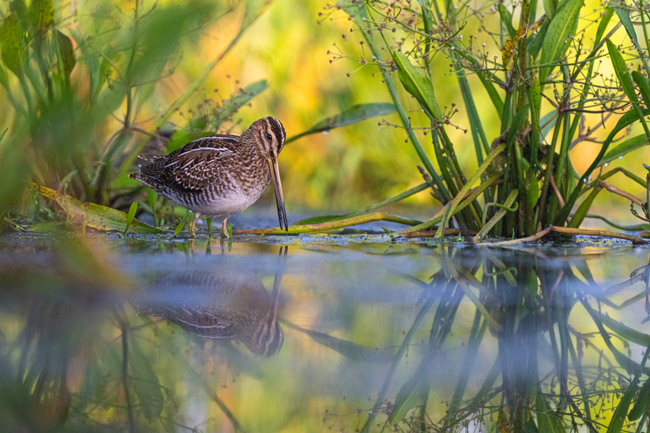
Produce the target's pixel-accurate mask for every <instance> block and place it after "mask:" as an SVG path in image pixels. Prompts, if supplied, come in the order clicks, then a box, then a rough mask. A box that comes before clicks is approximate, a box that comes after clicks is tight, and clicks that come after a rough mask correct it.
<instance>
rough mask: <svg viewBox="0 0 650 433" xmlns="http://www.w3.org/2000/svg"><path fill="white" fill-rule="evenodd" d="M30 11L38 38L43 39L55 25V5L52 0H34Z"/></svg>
mask: <svg viewBox="0 0 650 433" xmlns="http://www.w3.org/2000/svg"><path fill="white" fill-rule="evenodd" d="M28 13H29V18H30V21H31V25H32V28H33V29H34V30H35V32H36V36H37V38H38V39H40V40H42V39H43V38H44V37H45V34H46V33H47V32H48V30H50V28H52V26H53V25H54V5H53V4H52V0H32V2H31V3H30V5H29V12H28Z"/></svg>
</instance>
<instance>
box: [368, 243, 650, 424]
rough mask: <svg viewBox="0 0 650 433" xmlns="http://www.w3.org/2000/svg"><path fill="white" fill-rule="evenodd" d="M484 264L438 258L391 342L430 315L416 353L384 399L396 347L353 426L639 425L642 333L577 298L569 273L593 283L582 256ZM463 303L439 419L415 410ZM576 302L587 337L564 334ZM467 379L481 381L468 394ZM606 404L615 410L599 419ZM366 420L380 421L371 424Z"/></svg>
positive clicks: (643, 390)
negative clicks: (411, 315)
mask: <svg viewBox="0 0 650 433" xmlns="http://www.w3.org/2000/svg"><path fill="white" fill-rule="evenodd" d="M487 259H488V260H486V259H484V258H482V257H481V256H477V257H476V258H474V259H471V260H467V257H464V258H461V257H460V253H457V252H454V251H453V250H446V251H445V252H443V257H442V260H443V266H442V270H440V271H438V272H437V273H436V274H435V275H434V276H433V277H432V278H431V281H430V283H429V284H427V285H426V288H425V290H427V292H428V293H429V295H428V296H427V297H426V301H425V302H424V304H423V306H422V308H421V310H420V313H419V314H418V315H417V317H416V319H415V321H414V323H413V325H412V327H411V329H410V330H409V332H408V333H407V334H406V336H405V337H404V340H403V342H402V346H401V347H400V349H403V348H404V347H406V346H408V345H409V342H410V339H411V336H412V335H413V334H414V333H415V332H417V330H418V329H420V328H422V327H423V326H425V324H426V323H427V319H428V318H431V317H432V318H433V322H432V325H431V329H430V331H429V342H428V345H427V348H426V350H425V351H424V353H423V354H422V355H421V359H420V361H419V364H418V366H417V367H416V368H415V369H414V370H413V372H412V374H411V375H410V378H409V379H408V380H407V381H405V382H403V383H402V384H401V386H400V388H399V391H398V392H397V394H396V396H395V399H394V401H391V400H387V399H386V397H387V389H388V385H389V384H390V383H391V381H392V380H393V378H394V377H395V372H396V369H397V367H398V364H399V363H400V361H401V355H402V354H403V350H400V351H398V352H397V354H396V355H395V357H394V359H393V364H392V365H391V368H390V370H389V371H388V373H387V375H386V377H385V379H384V383H383V385H382V387H381V389H380V390H379V393H378V396H377V399H376V401H375V404H374V405H373V407H372V409H371V410H370V412H369V415H368V419H367V420H366V422H365V424H364V426H363V428H362V431H365V432H369V431H375V426H376V425H377V424H378V423H379V425H383V426H384V427H383V428H382V429H379V430H390V429H391V428H392V427H389V426H391V425H394V426H397V427H396V428H398V429H402V430H405V431H430V430H433V431H438V429H440V431H466V430H467V429H468V426H469V424H470V423H476V425H477V428H478V426H479V425H482V426H483V428H485V429H487V430H489V429H490V428H489V426H490V425H495V424H496V425H498V426H499V427H498V429H497V430H498V431H513V432H524V431H540V432H541V431H544V432H550V431H553V432H555V431H574V430H575V429H581V428H585V429H587V430H588V431H591V432H596V431H600V429H601V428H603V427H607V428H608V432H619V431H622V430H623V429H624V427H625V426H631V425H632V424H634V426H639V428H642V426H643V425H645V422H646V420H647V418H646V417H647V415H646V413H645V410H646V407H647V405H648V399H647V396H646V395H647V393H648V390H649V389H650V379H646V380H645V382H644V384H643V386H641V383H642V377H643V376H648V374H649V371H648V369H647V368H646V367H645V363H646V361H647V358H648V353H650V336H648V335H647V334H643V333H640V332H638V331H634V330H632V329H631V328H629V327H627V326H626V325H624V324H621V323H619V322H617V321H615V320H612V319H610V318H609V317H608V316H607V315H604V314H602V313H600V312H599V311H598V310H597V309H595V308H594V307H593V306H592V305H591V302H589V301H588V300H587V297H586V296H587V293H590V289H591V288H592V287H593V286H592V285H589V284H586V283H584V282H583V280H582V279H581V278H579V277H578V275H577V274H576V273H575V269H579V271H580V274H581V275H582V277H586V278H588V280H590V281H594V280H593V278H592V277H591V271H590V269H589V266H588V265H587V262H586V260H584V259H582V257H581V256H577V257H576V258H575V259H573V260H571V261H567V260H565V261H563V262H560V263H561V264H559V266H552V267H548V266H547V262H545V261H544V260H542V259H540V258H538V257H537V256H536V253H533V254H530V253H526V252H524V251H522V250H516V251H506V252H504V253H503V254H499V255H495V256H494V257H487ZM565 259H566V258H565ZM643 272H645V271H643ZM640 274H642V271H641V270H637V271H635V272H634V273H633V275H632V276H631V282H632V281H639V278H638V275H640ZM593 284H595V282H594V283H593ZM468 286H469V287H468ZM616 287H621V284H618V285H617V286H616ZM470 288H471V290H472V291H476V290H478V295H472V297H473V299H468V294H469V293H470V291H469V289H470ZM598 293H600V295H598V296H599V298H598V300H599V301H604V300H605V299H606V298H605V297H604V296H606V295H604V294H603V293H607V290H606V291H604V292H603V291H598ZM635 298H638V297H637V296H635ZM465 300H468V301H470V302H471V303H472V304H473V305H474V306H475V308H474V311H475V313H474V319H473V322H472V325H471V329H470V331H469V334H468V335H467V337H466V338H467V340H466V344H465V345H464V349H463V351H464V355H463V356H462V362H461V363H460V364H459V366H458V369H457V377H458V380H457V382H456V386H455V388H454V392H453V395H451V396H449V399H448V401H447V402H446V403H447V405H448V406H447V407H448V409H447V413H446V415H445V416H443V417H439V418H436V417H435V416H433V414H432V413H429V412H428V409H427V407H428V399H429V396H430V393H431V392H433V390H434V389H435V387H436V384H437V383H438V382H440V379H441V377H440V376H438V372H437V371H438V369H439V367H438V365H437V364H436V355H438V354H440V353H443V352H444V351H445V348H446V346H445V343H446V341H447V338H448V335H449V332H450V330H451V329H452V328H453V327H455V326H457V325H458V324H457V323H455V322H456V321H457V319H456V312H457V311H458V308H459V306H460V304H461V303H462V302H463V301H465ZM477 302H478V303H480V305H477ZM576 306H582V307H583V308H584V309H585V310H586V311H587V313H588V314H589V317H590V318H591V323H592V326H593V327H594V328H595V329H596V332H595V333H591V334H581V333H578V332H577V331H576V330H575V329H574V328H573V326H572V324H571V320H570V318H569V317H570V316H571V314H572V312H573V310H574V308H575V307H576ZM576 314H578V313H576ZM583 326H584V325H583ZM488 329H489V330H490V332H489V333H487V332H486V331H487V330H488ZM490 335H491V337H489V336H490ZM614 336H615V337H616V338H617V339H619V340H621V341H623V342H624V343H625V344H626V345H627V344H639V345H641V347H646V351H645V355H644V356H643V359H642V361H641V363H640V364H639V363H637V362H635V361H633V360H632V359H631V358H630V357H628V356H627V355H625V354H624V353H622V352H621V351H620V350H619V349H617V348H616V346H615V345H614V343H613V342H612V337H614ZM490 339H494V340H495V341H494V342H491V341H490ZM485 344H487V345H488V346H489V345H492V344H495V345H496V348H497V354H496V360H495V362H494V364H493V365H492V367H491V368H489V365H483V366H480V365H477V364H476V362H475V360H476V358H477V354H478V352H479V348H480V347H481V346H482V345H485ZM548 361H550V363H549V362H548ZM477 379H478V380H482V381H483V384H482V386H480V387H479V389H478V390H476V391H474V393H473V394H470V389H469V388H468V383H469V382H470V381H472V382H476V380H477ZM619 399H620V400H619ZM608 402H609V403H608ZM617 402H618V403H617ZM608 405H609V406H608ZM611 407H613V408H615V410H614V411H613V414H612V415H611V416H610V415H608V414H611V413H612V411H611V409H610V408H611ZM628 412H629V415H628ZM382 414H385V415H382ZM378 417H384V419H385V421H377V418H378Z"/></svg>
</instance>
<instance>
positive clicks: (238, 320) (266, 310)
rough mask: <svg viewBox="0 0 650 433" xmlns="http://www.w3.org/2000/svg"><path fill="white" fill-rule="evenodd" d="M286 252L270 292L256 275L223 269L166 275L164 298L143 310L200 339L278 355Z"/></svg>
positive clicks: (160, 287)
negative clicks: (239, 344)
mask: <svg viewBox="0 0 650 433" xmlns="http://www.w3.org/2000/svg"><path fill="white" fill-rule="evenodd" d="M287 248H288V247H286V246H285V247H281V248H280V253H279V266H278V269H277V271H276V274H275V280H274V283H273V290H272V292H271V293H269V292H268V291H267V290H266V288H265V287H264V285H263V284H262V282H261V281H260V280H259V279H258V278H257V277H256V276H255V275H253V274H246V273H243V272H241V271H238V270H235V269H233V268H232V267H231V266H226V265H224V266H217V267H216V268H214V267H213V268H212V269H210V270H206V269H201V270H198V269H197V270H189V271H183V272H177V273H172V274H169V275H167V276H165V277H163V278H162V279H161V280H160V281H159V282H158V283H157V284H156V287H155V293H156V298H157V299H160V300H159V301H156V302H150V303H147V304H146V305H140V311H141V313H144V314H149V315H152V316H158V317H162V318H165V319H166V320H168V321H170V322H172V323H175V324H177V325H179V326H180V327H181V328H183V329H184V330H186V331H188V332H190V333H192V334H196V335H198V336H200V337H204V338H214V339H226V340H237V341H240V342H242V343H244V344H245V345H246V346H247V347H248V348H249V349H250V351H251V352H253V353H254V354H256V355H261V356H265V357H270V356H274V355H275V354H277V353H278V352H279V351H280V349H281V348H282V343H283V342H284V334H283V332H282V328H280V324H279V323H278V317H277V316H278V314H277V313H278V301H279V298H280V282H281V280H282V275H283V274H284V267H285V261H286V256H287ZM161 295H162V297H161Z"/></svg>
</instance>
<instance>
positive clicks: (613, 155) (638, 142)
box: [598, 134, 650, 166]
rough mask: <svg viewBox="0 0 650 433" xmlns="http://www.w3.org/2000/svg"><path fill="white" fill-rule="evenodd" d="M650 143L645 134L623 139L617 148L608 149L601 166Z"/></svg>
mask: <svg viewBox="0 0 650 433" xmlns="http://www.w3.org/2000/svg"><path fill="white" fill-rule="evenodd" d="M648 144H650V141H648V137H647V136H646V135H645V134H642V135H637V136H636V137H632V138H628V139H627V140H625V141H623V142H622V143H621V144H619V145H618V146H616V147H615V148H613V149H611V150H610V151H608V152H607V153H606V154H605V156H604V157H603V159H602V160H601V161H600V163H599V164H598V165H599V166H601V165H604V164H607V163H609V162H612V161H614V160H616V159H619V158H620V157H622V156H625V155H627V154H628V153H630V152H632V151H633V150H637V149H641V148H642V147H645V146H647V145H648Z"/></svg>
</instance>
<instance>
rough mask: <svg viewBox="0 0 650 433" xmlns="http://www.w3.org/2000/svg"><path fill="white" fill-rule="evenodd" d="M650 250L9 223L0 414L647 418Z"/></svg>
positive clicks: (474, 425)
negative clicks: (95, 232) (114, 231)
mask: <svg viewBox="0 0 650 433" xmlns="http://www.w3.org/2000/svg"><path fill="white" fill-rule="evenodd" d="M649 261H650V250H649V249H647V248H641V247H633V246H632V245H630V244H626V243H614V244H612V243H606V242H594V241H593V240H592V241H589V240H579V241H578V242H577V243H571V244H568V245H567V244H564V245H559V244H555V245H552V244H543V245H526V246H520V247H517V248H474V247H471V246H467V245H461V244H457V245H442V244H434V243H432V242H429V241H421V242H415V241H410V242H403V243H400V242H397V243H395V242H390V239H387V238H385V237H349V236H348V237H346V236H339V237H328V238H317V237H300V238H298V237H288V238H282V237H280V238H239V239H236V240H235V241H233V242H225V243H223V242H220V240H214V239H213V240H211V241H208V240H207V239H203V240H199V241H196V242H193V241H189V240H187V239H185V240H174V239H168V238H163V239H153V238H148V239H144V238H127V239H126V240H122V239H120V238H119V237H117V236H114V237H103V236H101V237H100V236H97V237H90V238H80V237H78V236H74V235H71V236H60V237H58V238H57V239H52V238H48V237H38V236H25V235H9V236H5V237H4V238H2V239H1V240H0V281H2V290H1V291H0V431H1V432H40V431H43V432H46V431H47V432H77V431H78V432H82V431H83V432H85V431H97V432H118V431H119V432H232V431H243V432H321V431H335V432H339V431H340V432H356V431H368V432H370V431H372V432H379V431H385V432H392V431H397V432H424V431H432V432H438V431H463V432H464V431H467V432H479V431H480V432H490V431H492V432H496V431H498V432H505V431H522V432H523V431H526V432H528V431H531V432H534V431H540V432H546V431H553V432H555V431H588V432H589V431H591V432H594V431H607V430H608V428H609V430H608V431H646V428H647V427H646V423H647V420H648V418H647V415H646V413H647V412H648V409H649V406H648V401H650V397H649V396H648V394H649V388H650V380H649V379H648V377H649V376H648V372H649V370H648V367H645V364H646V358H645V357H644V354H645V352H646V347H647V346H650V335H649V334H650V328H649V326H648V324H647V323H646V321H647V320H648V317H649V314H650V305H649V303H648V281H649V279H650V268H649V267H648V264H649Z"/></svg>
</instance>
